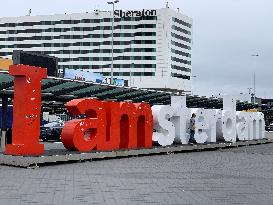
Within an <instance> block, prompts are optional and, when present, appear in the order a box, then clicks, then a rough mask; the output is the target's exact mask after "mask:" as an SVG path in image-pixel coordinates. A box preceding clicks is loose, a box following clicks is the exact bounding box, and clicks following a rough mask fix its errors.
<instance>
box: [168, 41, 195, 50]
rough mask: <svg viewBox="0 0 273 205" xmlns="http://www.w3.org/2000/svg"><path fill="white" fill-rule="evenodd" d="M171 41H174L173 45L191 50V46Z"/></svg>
mask: <svg viewBox="0 0 273 205" xmlns="http://www.w3.org/2000/svg"><path fill="white" fill-rule="evenodd" d="M171 43H172V45H174V46H177V47H179V48H184V49H187V50H191V47H190V46H187V45H184V44H182V43H178V42H176V41H171Z"/></svg>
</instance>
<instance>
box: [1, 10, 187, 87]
mask: <svg viewBox="0 0 273 205" xmlns="http://www.w3.org/2000/svg"><path fill="white" fill-rule="evenodd" d="M112 16H113V13H112V12H109V11H99V10H95V11H94V12H86V13H77V14H56V15H43V16H22V17H9V18H0V56H1V57H5V58H11V57H12V52H13V50H24V51H32V52H38V53H43V54H48V55H52V56H55V57H58V58H59V72H62V71H63V69H64V68H70V69H81V70H83V69H86V70H88V71H92V72H95V73H101V74H103V75H104V76H105V77H106V78H107V79H110V75H111V63H112ZM114 17H115V18H114V32H113V33H114V44H113V49H114V68H113V72H114V78H119V79H124V80H125V82H127V83H128V86H131V87H139V88H153V89H170V90H180V91H185V92H189V91H190V90H191V69H192V66H191V49H192V19H191V18H189V17H187V16H185V15H183V14H181V13H180V12H179V11H175V10H172V9H169V8H163V9H157V10H149V9H144V10H141V11H123V10H115V12H114ZM108 82H109V81H108Z"/></svg>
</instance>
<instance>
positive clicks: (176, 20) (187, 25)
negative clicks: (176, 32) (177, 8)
mask: <svg viewBox="0 0 273 205" xmlns="http://www.w3.org/2000/svg"><path fill="white" fill-rule="evenodd" d="M173 22H176V23H179V24H181V25H183V26H186V27H188V28H191V27H192V25H191V24H190V23H187V22H185V21H183V20H180V19H178V18H175V17H173Z"/></svg>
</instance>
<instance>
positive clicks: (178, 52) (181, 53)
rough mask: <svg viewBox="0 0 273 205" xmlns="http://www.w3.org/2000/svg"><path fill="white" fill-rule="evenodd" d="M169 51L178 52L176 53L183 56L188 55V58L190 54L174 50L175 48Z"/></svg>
mask: <svg viewBox="0 0 273 205" xmlns="http://www.w3.org/2000/svg"><path fill="white" fill-rule="evenodd" d="M171 52H172V53H174V54H178V55H181V56H185V57H188V58H190V57H191V54H189V53H185V52H183V51H178V50H175V49H173V48H172V49H171Z"/></svg>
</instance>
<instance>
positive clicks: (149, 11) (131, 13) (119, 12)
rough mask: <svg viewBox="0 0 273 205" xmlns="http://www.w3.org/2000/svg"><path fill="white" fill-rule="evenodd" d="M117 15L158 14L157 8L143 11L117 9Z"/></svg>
mask: <svg viewBox="0 0 273 205" xmlns="http://www.w3.org/2000/svg"><path fill="white" fill-rule="evenodd" d="M114 15H115V17H119V18H122V17H144V16H156V10H149V9H143V10H142V11H123V10H115V12H114Z"/></svg>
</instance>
